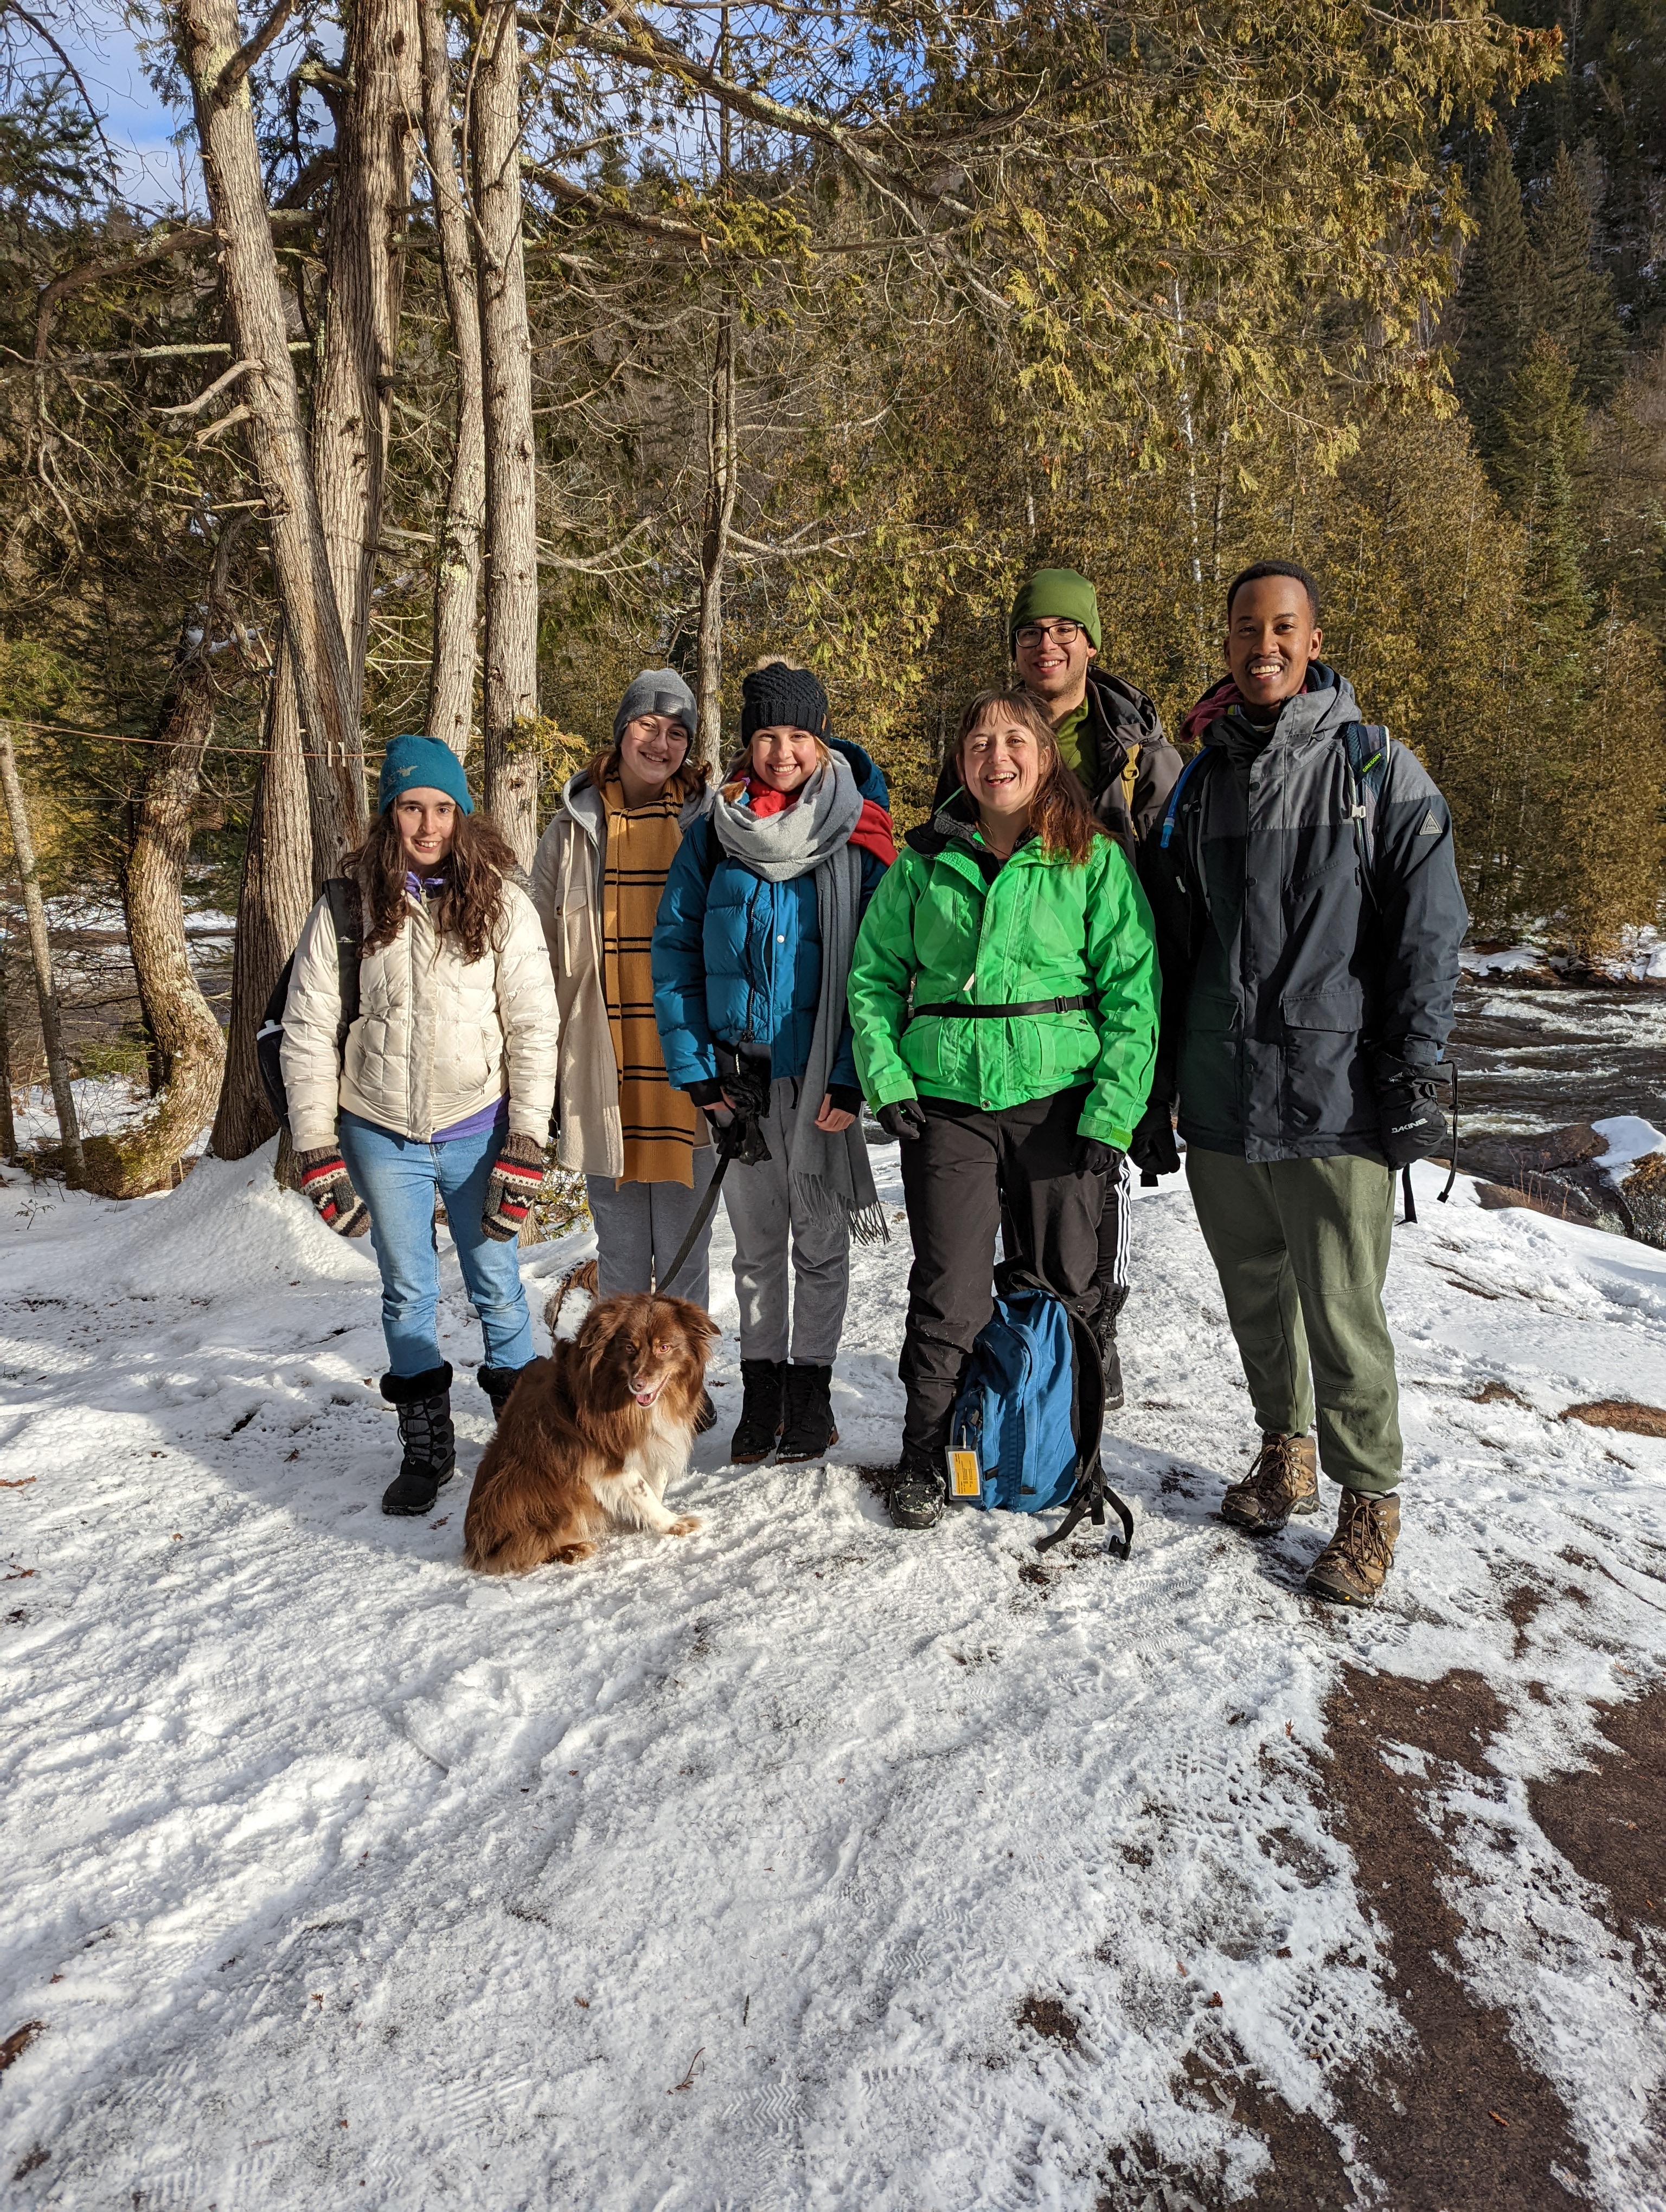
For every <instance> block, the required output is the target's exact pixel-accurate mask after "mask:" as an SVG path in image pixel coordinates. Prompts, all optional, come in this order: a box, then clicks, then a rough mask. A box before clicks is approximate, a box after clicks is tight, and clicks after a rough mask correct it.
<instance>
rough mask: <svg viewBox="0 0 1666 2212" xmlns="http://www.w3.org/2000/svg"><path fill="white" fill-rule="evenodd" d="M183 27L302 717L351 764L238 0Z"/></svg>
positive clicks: (342, 660)
mask: <svg viewBox="0 0 1666 2212" xmlns="http://www.w3.org/2000/svg"><path fill="white" fill-rule="evenodd" d="M178 27H179V46H180V52H181V55H182V58H183V59H184V62H185V70H186V73H187V75H188V76H189V77H190V80H191V85H192V95H193V99H194V102H195V110H196V118H197V136H198V144H199V146H200V149H201V152H202V158H203V179H204V185H205V187H206V189H207V192H208V200H209V207H210V212H211V214H212V216H213V219H214V228H215V230H216V234H218V236H219V238H220V239H221V240H222V245H221V249H220V277H221V285H222V297H223V299H224V301H225V312H226V325H227V335H228V337H229V338H230V340H231V344H232V349H233V352H234V355H235V356H236V357H237V359H238V360H240V361H252V362H254V364H255V367H254V369H253V371H252V374H249V375H247V376H246V377H245V378H244V380H243V383H242V386H241V398H242V401H243V404H245V405H246V407H247V408H248V410H249V421H248V438H249V449H250V453H251V454H252V459H253V461H254V466H255V474H256V477H257V478H258V483H259V486H260V489H261V492H262V494H263V495H264V499H265V503H266V520H267V527H268V529H269V531H270V533H271V553H272V567H273V569H274V571H275V573H276V575H277V590H278V597H279V599H280V600H281V602H282V605H283V621H284V627H285V630H286V632H287V634H288V636H289V641H290V644H291V646H292V647H293V649H294V652H295V681H296V684H297V687H298V689H299V691H300V695H301V718H302V720H303V721H304V722H305V724H306V726H307V729H308V730H309V731H310V732H312V735H313V745H314V747H315V749H317V750H319V751H322V752H324V753H325V754H326V755H327V757H329V758H330V759H331V760H334V761H345V760H347V759H349V758H350V757H351V756H352V753H353V750H354V749H355V748H356V745H357V743H358V736H357V728H356V720H355V717H354V714H353V684H352V674H351V670H350V665H349V661H348V656H347V647H346V643H345V641H344V637H343V635H342V627H341V614H340V611H339V609H338V608H337V604H336V592H335V585H334V582H333V580H332V579H331V574H330V562H329V557H328V556H327V554H326V553H325V544H324V530H323V526H322V523H321V521H320V520H319V505H318V490H317V486H316V483H315V481H314V478H313V466H312V460H311V457H310V455H309V454H308V452H307V438H306V434H305V431H304V429H303V428H302V425H301V403H300V398H299V395H298V393H297V392H296V389H295V364H294V362H292V361H291V359H290V357H289V323H288V319H287V317H286V316H285V313H284V308H283V292H282V290H281V289H280V287H279V283H278V274H277V255H276V254H275V253H274V252H273V251H272V234H271V219H270V211H269V210H268V207H267V204H266V187H265V180H264V177H263V175H262V173H261V167H260V149H259V147H258V144H257V143H256V139H255V130H254V110H253V108H252V105H251V103H250V99H249V86H248V76H247V65H246V56H245V54H244V52H243V51H242V48H241V44H240V41H241V36H242V33H241V30H240V25H239V22H238V18H237V7H236V0H179V11H178ZM360 804H361V806H362V804H363V802H362V799H361V801H360Z"/></svg>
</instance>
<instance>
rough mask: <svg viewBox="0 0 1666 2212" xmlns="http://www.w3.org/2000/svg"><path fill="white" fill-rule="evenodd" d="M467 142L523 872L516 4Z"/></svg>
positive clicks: (490, 532) (526, 846)
mask: <svg viewBox="0 0 1666 2212" xmlns="http://www.w3.org/2000/svg"><path fill="white" fill-rule="evenodd" d="M471 136H472V145H471V168H472V172H473V179H474V204H475V221H476V225H477V241H478V248H479V255H480V341H481V359H482V370H483V377H484V386H485V390H484V397H485V422H486V683H485V720H486V805H487V806H488V808H489V810H490V811H491V814H492V816H493V817H494V818H495V820H496V823H497V826H498V828H499V829H502V832H503V835H504V836H506V837H507V838H508V841H509V842H510V844H511V845H512V846H513V847H514V852H515V857H516V859H517V860H519V861H520V865H521V866H522V867H524V868H525V867H530V866H532V848H533V846H534V844H535V843H536V842H537V838H538V751H537V743H538V739H537V731H536V728H535V722H536V718H537V714H538V484H537V478H536V474H535V471H534V467H533V451H534V448H533V438H532V338H531V335H530V333H529V331H528V329H527V325H526V263H525V260H524V258H523V255H522V248H521V228H520V37H519V34H518V32H517V30H516V27H515V9H514V0H493V3H492V4H491V5H490V6H489V7H488V9H486V13H485V19H484V21H483V25H482V27H481V33H480V53H479V64H478V67H477V70H476V73H475V80H474V113H473V128H472V133H471Z"/></svg>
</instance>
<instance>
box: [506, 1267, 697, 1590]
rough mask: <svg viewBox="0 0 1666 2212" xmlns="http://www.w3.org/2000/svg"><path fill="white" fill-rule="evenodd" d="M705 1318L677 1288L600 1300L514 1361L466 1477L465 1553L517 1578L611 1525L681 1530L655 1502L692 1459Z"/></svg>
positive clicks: (689, 1521) (688, 1527)
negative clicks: (549, 1349) (504, 1400)
mask: <svg viewBox="0 0 1666 2212" xmlns="http://www.w3.org/2000/svg"><path fill="white" fill-rule="evenodd" d="M718 1334H719V1331H718V1328H717V1326H716V1323H715V1322H713V1321H712V1319H711V1318H710V1316H708V1314H706V1313H704V1312H702V1310H701V1309H700V1307H698V1306H696V1305H690V1304H689V1303H688V1302H687V1300H686V1299H684V1298H659V1297H615V1298H603V1299H602V1300H601V1301H600V1302H599V1304H596V1305H593V1306H592V1307H591V1309H590V1310H589V1312H588V1313H587V1315H586V1316H585V1317H584V1321H583V1323H582V1325H581V1328H580V1329H579V1333H578V1334H577V1335H576V1336H575V1338H574V1339H573V1340H572V1342H571V1343H570V1344H563V1343H560V1342H557V1344H556V1348H555V1351H554V1352H553V1354H552V1355H551V1357H550V1358H548V1359H535V1360H533V1361H532V1364H531V1365H530V1366H529V1367H525V1368H523V1369H522V1370H521V1372H520V1379H519V1380H518V1381H517V1382H516V1383H515V1386H514V1390H513V1391H512V1392H511V1394H510V1396H509V1401H508V1405H507V1406H505V1407H504V1408H503V1413H502V1418H501V1419H500V1420H499V1422H498V1425H497V1431H496V1435H495V1436H494V1437H493V1438H492V1440H491V1442H490V1443H489V1444H488V1445H487V1447H486V1454H485V1457H484V1458H483V1460H482V1461H481V1462H480V1467H479V1471H478V1473H477V1474H476V1476H475V1478H474V1488H473V1491H472V1492H471V1494H470V1498H469V1510H468V1512H467V1514H466V1515H465V1517H464V1522H463V1558H464V1560H465V1564H466V1565H469V1566H471V1567H475V1568H477V1569H478V1570H479V1571H480V1572H481V1573H482V1574H486V1575H522V1574H526V1573H527V1572H528V1571H530V1570H531V1569H532V1568H533V1567H541V1566H543V1565H544V1564H545V1563H546V1562H547V1561H550V1560H555V1559H559V1560H562V1561H563V1562H566V1563H568V1564H569V1565H570V1564H571V1563H572V1562H573V1561H575V1560H577V1559H588V1558H589V1557H590V1554H591V1553H593V1551H594V1550H595V1548H596V1547H595V1543H594V1541H593V1539H594V1538H595V1537H597V1536H599V1535H601V1534H603V1533H604V1532H605V1530H606V1528H608V1527H609V1525H610V1524H611V1523H612V1522H623V1524H624V1525H625V1526H626V1527H627V1528H651V1529H653V1530H654V1532H655V1533H656V1534H659V1535H661V1536H687V1535H689V1534H692V1532H693V1531H694V1530H695V1529H696V1528H698V1527H699V1526H700V1523H699V1522H698V1521H697V1520H696V1518H695V1516H693V1515H692V1514H683V1515H681V1516H678V1515H676V1514H674V1513H671V1512H668V1511H667V1510H666V1505H665V1503H664V1499H665V1495H666V1486H667V1484H669V1483H670V1482H671V1481H672V1480H673V1479H674V1478H675V1477H676V1476H678V1475H679V1474H682V1473H683V1471H684V1468H686V1467H687V1465H688V1463H689V1452H690V1449H691V1447H692V1445H693V1443H694V1425H695V1419H696V1415H697V1414H698V1413H699V1410H700V1394H701V1390H702V1386H703V1383H704V1380H705V1374H706V1358H707V1354H708V1352H709V1350H710V1348H711V1345H712V1341H713V1340H714V1338H715V1337H716V1336H717V1335H718Z"/></svg>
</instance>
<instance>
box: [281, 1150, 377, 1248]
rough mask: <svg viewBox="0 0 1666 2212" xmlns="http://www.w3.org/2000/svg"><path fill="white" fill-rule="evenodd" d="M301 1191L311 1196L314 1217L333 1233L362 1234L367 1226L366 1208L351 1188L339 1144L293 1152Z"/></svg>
mask: <svg viewBox="0 0 1666 2212" xmlns="http://www.w3.org/2000/svg"><path fill="white" fill-rule="evenodd" d="M295 1165H296V1166H297V1167H298V1168H299V1169H300V1170H301V1195H302V1196H303V1197H305V1198H309V1199H311V1200H312V1202H313V1205H314V1206H316V1207H317V1208H318V1218H319V1220H320V1221H321V1222H322V1223H323V1224H324V1225H325V1228H326V1229H333V1230H334V1231H335V1232H336V1234H337V1237H362V1236H363V1234H364V1232H365V1231H366V1230H367V1229H368V1228H369V1226H370V1209H369V1207H368V1206H367V1205H366V1204H365V1202H364V1200H362V1198H361V1197H360V1196H359V1194H358V1193H357V1191H356V1190H355V1189H354V1188H353V1179H352V1177H351V1176H350V1175H349V1174H348V1172H347V1164H346V1162H345V1161H344V1159H343V1158H342V1156H341V1147H340V1146H339V1145H325V1146H324V1147H323V1149H322V1150H321V1151H319V1152H297V1153H296V1154H295Z"/></svg>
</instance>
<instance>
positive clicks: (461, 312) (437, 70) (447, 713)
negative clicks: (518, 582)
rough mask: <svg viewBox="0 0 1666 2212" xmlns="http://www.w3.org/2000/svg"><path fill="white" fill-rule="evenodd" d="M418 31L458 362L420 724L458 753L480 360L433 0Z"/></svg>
mask: <svg viewBox="0 0 1666 2212" xmlns="http://www.w3.org/2000/svg"><path fill="white" fill-rule="evenodd" d="M417 6H418V10H419V14H420V16H421V22H422V33H423V128H424V131H425V134H426V137H427V142H428V166H429V179H430V184H431V189H432V191H433V194H434V222H435V231H436V232H437V234H438V236H439V240H440V270H441V276H442V277H443V278H444V280H445V288H446V313H447V318H448V319H449V320H450V323H451V345H452V355H453V359H454V360H455V362H456V364H457V444H456V447H455V450H454V452H453V457H452V467H451V483H450V484H449V486H448V487H447V495H446V517H445V521H444V523H443V525H442V526H441V540H440V551H439V558H438V560H437V561H436V562H435V577H434V657H433V664H432V675H431V678H430V681H429V702H428V734H429V737H431V738H439V739H440V740H441V743H442V744H447V745H449V746H450V747H451V749H452V750H453V752H454V753H455V754H456V755H457V757H458V758H459V760H462V759H464V758H465V757H466V756H467V753H468V750H469V733H470V731H471V728H472V727H473V724H474V668H475V652H476V646H477V638H478V635H479V624H480V615H479V605H480V533H481V529H482V526H483V522H484V519H485V507H486V418H485V398H484V394H483V389H482V383H481V369H480V300H479V295H478V292H477V289H476V283H477V278H476V272H475V265H474V247H473V245H472V242H471V239H470V236H469V219H468V212H467V210H466V209H465V207H464V204H463V191H462V185H461V181H460V179H459V176H458V172H457V146H456V139H455V134H454V133H453V129H452V113H451V56H450V53H449V52H448V50H447V45H446V19H445V15H444V12H443V10H442V9H441V4H440V0H417Z"/></svg>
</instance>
